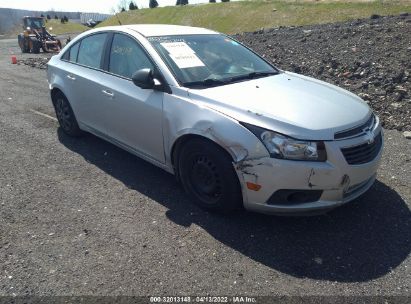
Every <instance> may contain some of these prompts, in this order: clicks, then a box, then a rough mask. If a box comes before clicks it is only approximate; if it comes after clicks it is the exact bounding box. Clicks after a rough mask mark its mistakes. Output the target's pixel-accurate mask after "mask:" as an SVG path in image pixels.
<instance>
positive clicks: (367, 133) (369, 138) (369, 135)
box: [364, 129, 374, 145]
mask: <svg viewBox="0 0 411 304" xmlns="http://www.w3.org/2000/svg"><path fill="white" fill-rule="evenodd" d="M364 132H365V138H366V139H367V143H368V144H369V145H371V144H372V143H373V142H374V132H372V131H371V130H370V129H365V130H364Z"/></svg>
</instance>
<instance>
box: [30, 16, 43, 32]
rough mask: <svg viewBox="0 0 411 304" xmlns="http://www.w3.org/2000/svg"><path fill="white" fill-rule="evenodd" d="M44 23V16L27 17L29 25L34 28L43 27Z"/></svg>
mask: <svg viewBox="0 0 411 304" xmlns="http://www.w3.org/2000/svg"><path fill="white" fill-rule="evenodd" d="M43 25H44V21H43V18H38V19H34V18H31V19H27V26H29V27H31V28H34V29H41V28H42V27H43Z"/></svg>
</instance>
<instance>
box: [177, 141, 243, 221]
mask: <svg viewBox="0 0 411 304" xmlns="http://www.w3.org/2000/svg"><path fill="white" fill-rule="evenodd" d="M178 170H179V172H178V173H179V177H180V180H181V183H182V185H183V187H184V189H185V191H186V192H187V193H188V194H189V195H190V197H191V198H192V199H193V202H194V203H195V204H197V205H198V206H200V207H201V208H203V209H206V210H209V211H217V212H222V213H229V212H233V211H235V210H238V209H241V208H242V206H243V200H242V194H241V187H240V183H239V180H238V177H237V174H236V172H235V170H234V167H233V164H232V159H231V157H230V156H229V155H228V153H227V152H226V151H225V150H223V149H222V148H220V147H219V146H217V145H216V144H214V143H213V142H211V141H208V140H203V139H193V140H190V141H188V142H187V143H185V144H184V146H183V147H182V148H181V150H180V153H179V156H178Z"/></svg>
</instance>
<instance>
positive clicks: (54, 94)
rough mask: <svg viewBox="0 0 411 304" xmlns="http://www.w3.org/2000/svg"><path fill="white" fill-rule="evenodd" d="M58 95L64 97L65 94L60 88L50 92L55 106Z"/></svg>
mask: <svg viewBox="0 0 411 304" xmlns="http://www.w3.org/2000/svg"><path fill="white" fill-rule="evenodd" d="M57 94H62V95H63V96H64V93H63V92H62V91H61V90H60V89H58V88H53V89H52V90H51V92H50V95H51V101H52V102H53V105H54V103H55V101H56V100H55V99H56V96H57Z"/></svg>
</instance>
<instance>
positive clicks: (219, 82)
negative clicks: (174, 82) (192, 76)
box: [183, 71, 278, 88]
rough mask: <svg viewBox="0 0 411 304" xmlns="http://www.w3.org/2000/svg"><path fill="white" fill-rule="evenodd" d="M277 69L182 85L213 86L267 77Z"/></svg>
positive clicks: (274, 73) (275, 73)
mask: <svg viewBox="0 0 411 304" xmlns="http://www.w3.org/2000/svg"><path fill="white" fill-rule="evenodd" d="M277 74H278V72H277V71H267V72H251V73H248V74H245V75H239V76H234V77H229V78H224V79H215V78H207V79H204V80H200V81H191V82H185V83H183V85H184V86H185V87H197V86H200V87H206V88H209V87H215V86H221V85H225V84H229V83H233V82H237V81H241V80H247V79H255V78H260V77H267V76H271V75H277Z"/></svg>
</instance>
